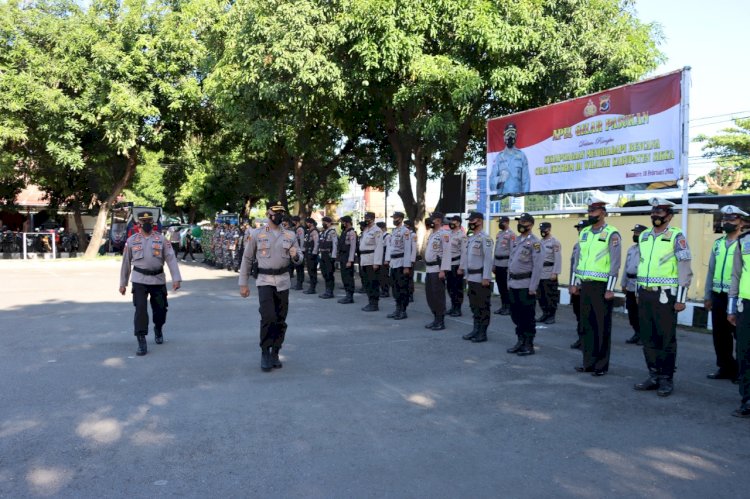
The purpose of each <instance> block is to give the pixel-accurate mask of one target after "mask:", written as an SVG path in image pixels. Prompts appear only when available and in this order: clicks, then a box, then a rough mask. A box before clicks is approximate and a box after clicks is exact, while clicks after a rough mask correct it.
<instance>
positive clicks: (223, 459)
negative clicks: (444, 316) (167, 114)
mask: <svg viewBox="0 0 750 499" xmlns="http://www.w3.org/2000/svg"><path fill="white" fill-rule="evenodd" d="M118 268H119V262H118V261H116V260H103V261H96V262H86V261H48V262H20V261H16V262H13V261H0V276H2V279H1V281H0V282H1V283H2V284H1V285H0V288H1V290H0V317H2V319H0V328H1V329H0V331H1V333H0V334H1V335H2V336H1V338H0V341H2V348H0V379H2V391H1V392H0V399H1V400H2V403H1V404H0V496H2V497H14V498H15V497H25V496H59V497H162V496H180V497H184V496H187V497H269V496H280V497H437V498H442V497H583V498H599V497H650V498H678V497H679V498H685V497H701V498H702V497H712V498H714V497H747V494H748V492H747V491H748V485H750V477H749V476H748V473H747V470H748V464H750V451H749V450H748V449H749V443H750V440H749V439H748V437H749V436H750V421H746V420H738V419H736V418H733V417H731V416H730V413H731V411H732V410H733V409H735V407H736V406H737V405H738V401H739V398H738V394H737V389H736V386H735V385H732V384H731V383H729V382H727V381H710V380H707V379H706V377H705V375H706V373H708V372H710V371H711V370H713V353H712V346H711V338H710V336H709V335H705V334H700V333H697V332H689V331H680V333H679V354H678V356H679V357H678V359H679V368H680V369H679V373H678V375H677V377H676V391H675V394H674V395H673V396H672V397H670V398H667V399H660V398H658V397H657V396H656V394H655V393H653V392H650V393H637V392H635V391H633V389H632V388H631V387H632V385H633V383H634V382H636V381H640V380H641V378H643V377H644V375H645V367H644V363H643V358H642V354H641V351H640V349H639V348H638V347H633V346H629V345H625V344H624V340H625V339H626V338H627V337H628V336H629V335H630V331H629V330H628V327H627V326H626V322H625V320H624V319H623V318H622V317H618V318H617V320H616V325H615V333H614V351H613V355H612V366H611V371H610V374H609V375H608V376H605V377H602V378H593V377H591V376H589V375H588V374H578V373H575V372H574V371H573V369H572V368H573V366H574V365H576V364H578V363H579V362H580V353H579V352H577V351H573V350H570V349H569V348H568V345H569V343H570V342H571V341H572V340H573V336H574V335H573V330H574V326H573V314H572V312H571V311H570V309H568V308H567V307H564V308H563V309H562V310H561V311H560V313H559V320H558V323H557V324H556V325H553V326H548V327H546V328H545V329H540V330H539V335H538V341H537V344H538V348H537V355H535V356H532V357H527V358H519V357H517V356H514V355H508V354H506V353H505V349H506V348H507V347H508V346H509V345H511V344H512V343H513V339H514V338H513V334H512V329H511V323H510V320H509V319H508V318H506V317H500V316H497V315H493V316H492V324H491V327H490V341H489V342H488V343H485V344H471V343H469V342H466V341H462V340H461V339H460V335H461V334H463V333H464V332H466V331H467V330H468V329H470V324H471V318H470V317H468V316H467V314H468V304H465V306H464V310H465V312H464V313H465V315H464V317H462V318H459V319H458V320H453V319H450V320H448V321H447V325H448V329H447V330H446V331H442V332H432V331H428V330H425V329H424V328H423V327H422V326H423V324H424V323H425V322H426V321H427V320H428V319H429V316H428V314H427V313H426V306H425V304H424V295H423V293H422V291H421V288H420V287H419V286H418V292H417V303H415V304H414V306H413V307H411V308H410V309H409V319H408V320H405V321H400V322H394V321H391V320H389V319H386V318H385V315H386V314H387V313H388V312H390V311H391V310H392V306H391V305H392V301H391V300H382V301H381V312H379V313H365V312H361V311H360V307H361V306H362V305H363V304H364V301H365V300H364V297H363V296H362V295H358V297H357V301H358V304H357V305H339V304H337V303H335V301H334V300H320V299H318V298H317V297H315V296H311V295H303V294H301V292H292V296H291V300H290V301H291V306H290V310H291V311H290V315H289V332H288V336H287V344H286V348H284V350H283V351H282V354H283V360H284V361H285V363H284V368H283V369H281V370H277V371H274V372H272V373H263V372H261V371H260V369H259V351H258V347H257V337H258V334H257V329H258V312H257V295H256V294H255V290H254V288H253V289H252V294H251V297H250V298H249V299H242V298H240V297H239V296H238V288H237V282H236V274H233V273H229V272H227V271H218V270H213V269H208V268H205V267H202V266H200V265H197V264H190V265H183V275H184V277H185V279H186V282H185V286H184V288H183V289H182V290H180V291H178V292H177V293H174V294H171V295H170V312H169V318H168V323H167V327H166V329H165V337H166V339H167V342H166V343H165V344H164V345H154V344H153V343H152V341H153V336H149V354H148V355H147V356H145V357H135V355H134V354H135V349H136V342H135V339H134V337H133V336H132V315H133V307H132V305H131V302H130V295H129V294H128V295H127V296H126V297H122V296H120V295H119V294H118V293H117V286H118V282H117V279H118V277H117V276H118Z"/></svg>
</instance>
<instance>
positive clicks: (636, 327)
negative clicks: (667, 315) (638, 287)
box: [625, 291, 726, 338]
mask: <svg viewBox="0 0 750 499" xmlns="http://www.w3.org/2000/svg"><path fill="white" fill-rule="evenodd" d="M724 309H725V314H726V304H725V305H724ZM625 310H627V311H628V322H630V327H632V328H633V331H634V332H635V334H636V335H637V336H638V337H639V338H640V332H641V319H640V317H638V300H637V299H636V296H635V291H626V292H625Z"/></svg>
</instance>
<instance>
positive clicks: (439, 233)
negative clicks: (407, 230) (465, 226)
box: [424, 228, 451, 274]
mask: <svg viewBox="0 0 750 499" xmlns="http://www.w3.org/2000/svg"><path fill="white" fill-rule="evenodd" d="M424 260H425V265H426V266H427V269H426V271H427V273H428V274H432V273H435V272H440V271H441V270H442V271H444V272H448V271H449V270H451V234H450V231H449V230H447V229H443V228H440V229H433V231H432V234H430V237H429V239H427V247H426V248H425V250H424Z"/></svg>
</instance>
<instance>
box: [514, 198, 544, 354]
mask: <svg viewBox="0 0 750 499" xmlns="http://www.w3.org/2000/svg"><path fill="white" fill-rule="evenodd" d="M516 220H518V225H517V226H516V229H517V230H518V237H516V239H515V241H513V246H511V249H510V258H509V259H508V292H509V297H510V318H511V319H512V320H513V324H515V325H516V337H517V338H518V341H517V342H516V344H515V345H513V346H512V347H510V348H509V349H508V350H507V352H508V353H515V354H517V355H520V356H526V355H534V353H535V352H534V337H535V336H536V322H535V321H534V311H535V309H536V291H537V289H538V288H539V280H540V279H541V278H542V264H543V263H544V255H542V243H541V241H539V239H537V237H536V236H535V235H534V234H533V233H532V229H533V228H534V217H532V216H531V215H530V214H529V213H522V214H521V216H520V217H517V218H516Z"/></svg>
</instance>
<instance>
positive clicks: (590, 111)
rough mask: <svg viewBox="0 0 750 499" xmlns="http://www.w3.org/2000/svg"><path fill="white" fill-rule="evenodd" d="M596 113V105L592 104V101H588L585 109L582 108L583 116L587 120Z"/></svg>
mask: <svg viewBox="0 0 750 499" xmlns="http://www.w3.org/2000/svg"><path fill="white" fill-rule="evenodd" d="M596 111H597V109H596V104H594V101H593V100H591V99H589V101H588V103H587V104H586V107H584V108H583V115H584V116H585V117H587V118H590V117H592V116H594V115H595V114H596Z"/></svg>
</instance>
